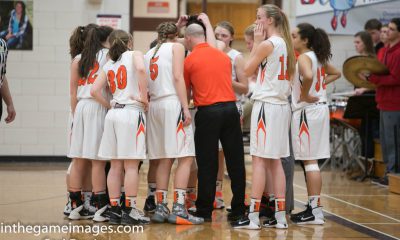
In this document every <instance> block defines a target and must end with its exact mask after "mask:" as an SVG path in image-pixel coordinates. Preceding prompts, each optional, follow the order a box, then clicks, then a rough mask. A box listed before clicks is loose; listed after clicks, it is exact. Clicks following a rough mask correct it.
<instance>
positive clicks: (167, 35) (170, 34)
mask: <svg viewBox="0 0 400 240" xmlns="http://www.w3.org/2000/svg"><path fill="white" fill-rule="evenodd" d="M156 30H157V33H158V38H157V45H156V49H155V51H154V54H153V57H152V58H154V57H155V56H156V54H157V52H158V50H159V49H160V47H161V45H162V44H163V43H165V42H166V41H167V40H173V39H174V38H175V37H176V36H178V27H177V26H176V25H175V23H173V22H163V23H160V25H158V27H157V29H156Z"/></svg>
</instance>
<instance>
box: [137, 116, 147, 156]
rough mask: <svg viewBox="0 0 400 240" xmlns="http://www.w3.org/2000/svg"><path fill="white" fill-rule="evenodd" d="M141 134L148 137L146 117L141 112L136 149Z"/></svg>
mask: <svg viewBox="0 0 400 240" xmlns="http://www.w3.org/2000/svg"><path fill="white" fill-rule="evenodd" d="M140 134H143V136H145V135H146V123H145V122H144V117H143V114H142V113H141V112H140V113H139V118H138V127H137V131H136V149H137V145H138V141H139V136H140Z"/></svg>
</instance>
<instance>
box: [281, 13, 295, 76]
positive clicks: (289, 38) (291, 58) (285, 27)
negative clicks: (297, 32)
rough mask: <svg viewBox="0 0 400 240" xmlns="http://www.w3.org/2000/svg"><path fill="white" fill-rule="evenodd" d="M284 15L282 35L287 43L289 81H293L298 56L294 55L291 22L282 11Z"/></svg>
mask: <svg viewBox="0 0 400 240" xmlns="http://www.w3.org/2000/svg"><path fill="white" fill-rule="evenodd" d="M280 13H281V14H282V25H281V33H282V37H283V39H284V40H285V43H286V51H287V55H288V56H287V58H288V59H287V74H288V75H289V79H292V77H293V76H294V73H295V71H296V55H295V54H294V47H293V42H292V36H291V34H290V29H289V20H288V18H287V17H286V14H285V13H284V12H283V11H280Z"/></svg>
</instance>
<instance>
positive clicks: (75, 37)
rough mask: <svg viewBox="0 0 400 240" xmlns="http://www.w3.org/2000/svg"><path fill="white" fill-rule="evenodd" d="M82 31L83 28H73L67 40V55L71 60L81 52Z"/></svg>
mask: <svg viewBox="0 0 400 240" xmlns="http://www.w3.org/2000/svg"><path fill="white" fill-rule="evenodd" d="M84 30H85V27H84V26H79V27H77V28H75V30H74V31H73V32H72V35H71V37H70V38H69V54H70V55H71V59H73V58H75V57H76V56H77V55H78V54H80V53H81V52H82V50H83V43H84V39H83V32H84Z"/></svg>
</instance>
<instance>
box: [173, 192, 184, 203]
mask: <svg viewBox="0 0 400 240" xmlns="http://www.w3.org/2000/svg"><path fill="white" fill-rule="evenodd" d="M185 197H186V190H184V189H175V191H174V202H176V203H178V204H182V205H185Z"/></svg>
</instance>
